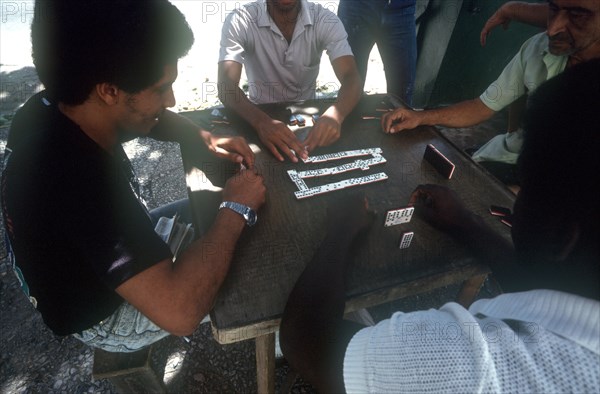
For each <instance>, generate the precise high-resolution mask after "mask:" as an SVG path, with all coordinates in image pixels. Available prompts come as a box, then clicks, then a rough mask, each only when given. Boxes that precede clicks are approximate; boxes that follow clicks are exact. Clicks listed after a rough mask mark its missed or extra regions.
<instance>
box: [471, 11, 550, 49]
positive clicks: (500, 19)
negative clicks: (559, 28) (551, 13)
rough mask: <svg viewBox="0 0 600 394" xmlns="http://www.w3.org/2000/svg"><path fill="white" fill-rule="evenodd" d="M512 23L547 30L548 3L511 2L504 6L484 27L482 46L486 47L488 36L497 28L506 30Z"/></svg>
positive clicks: (481, 39) (481, 38)
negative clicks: (515, 22) (500, 27)
mask: <svg viewBox="0 0 600 394" xmlns="http://www.w3.org/2000/svg"><path fill="white" fill-rule="evenodd" d="M511 21H517V22H521V23H526V24H528V25H532V26H537V27H540V28H543V29H545V28H546V25H547V23H548V3H527V2H524V1H509V2H508V3H505V4H503V5H502V6H501V7H500V8H498V10H497V11H496V12H495V13H494V14H493V15H492V16H491V17H490V19H488V21H487V22H486V23H485V26H483V29H482V30H481V35H480V41H481V45H482V46H485V44H486V40H487V36H488V35H489V34H490V32H491V31H492V30H493V29H494V28H495V27H497V26H500V25H502V27H503V28H504V30H506V29H508V25H509V24H510V22H511Z"/></svg>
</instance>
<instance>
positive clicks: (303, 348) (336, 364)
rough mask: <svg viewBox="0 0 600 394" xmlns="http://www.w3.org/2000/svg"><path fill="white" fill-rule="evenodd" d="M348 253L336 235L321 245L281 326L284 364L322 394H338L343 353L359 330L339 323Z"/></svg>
mask: <svg viewBox="0 0 600 394" xmlns="http://www.w3.org/2000/svg"><path fill="white" fill-rule="evenodd" d="M339 231H340V232H341V233H345V232H346V231H345V229H340V230H339ZM340 232H337V234H340ZM349 247H350V241H349V239H344V238H343V236H342V237H340V236H339V235H334V236H328V237H327V238H326V239H325V240H324V241H323V243H322V244H321V246H320V247H319V249H318V251H317V253H316V254H315V256H314V257H313V259H312V261H311V262H310V263H309V264H308V265H307V267H306V269H305V270H304V272H303V273H302V274H301V275H300V278H299V279H298V281H297V282H296V285H295V286H294V289H293V290H292V292H291V294H290V296H289V298H288V302H287V304H286V307H285V310H284V312H283V317H282V320H281V327H280V340H281V348H282V350H283V352H284V355H285V357H286V359H287V360H288V362H289V363H290V365H291V366H292V367H293V368H294V369H295V370H296V371H298V372H300V373H301V374H302V376H303V378H304V379H306V380H307V381H309V382H310V383H311V384H313V385H314V386H316V387H317V388H318V389H319V390H320V391H323V392H339V391H340V390H342V389H343V381H342V365H343V355H344V351H343V350H344V349H345V345H346V344H347V343H348V341H349V340H350V338H351V337H352V335H353V333H354V332H356V331H357V330H358V328H357V327H355V326H354V325H352V326H351V327H347V326H345V324H344V321H343V314H344V307H345V271H346V270H345V266H346V259H347V258H348V255H347V250H348V249H349Z"/></svg>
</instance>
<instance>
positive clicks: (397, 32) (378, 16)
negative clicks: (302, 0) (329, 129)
mask: <svg viewBox="0 0 600 394" xmlns="http://www.w3.org/2000/svg"><path fill="white" fill-rule="evenodd" d="M415 10H416V0H389V1H388V0H340V4H339V8H338V17H339V18H340V20H341V21H342V23H343V24H344V27H345V29H346V32H347V33H348V42H349V44H350V47H351V48H352V52H353V53H354V58H355V60H356V65H357V67H358V71H359V73H360V75H361V77H362V78H363V81H364V80H365V78H366V76H367V64H368V60H369V54H370V53H371V49H373V45H374V44H375V43H376V44H377V47H378V48H379V54H380V55H381V60H382V61H383V67H384V70H385V79H386V82H387V92H388V93H392V94H395V95H396V96H398V97H400V98H401V99H402V100H404V101H405V102H406V103H407V104H408V105H411V104H412V97H413V90H414V85H415V74H416V68H417V35H416V24H415Z"/></svg>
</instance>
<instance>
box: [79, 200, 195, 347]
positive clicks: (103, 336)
mask: <svg viewBox="0 0 600 394" xmlns="http://www.w3.org/2000/svg"><path fill="white" fill-rule="evenodd" d="M175 213H178V214H179V217H180V220H181V221H183V222H186V223H191V221H192V215H191V210H190V204H189V200H188V199H183V200H179V201H175V202H172V203H170V204H167V205H163V206H162V207H159V208H156V209H153V210H151V211H150V217H151V218H152V222H153V223H154V224H155V225H156V222H157V221H158V219H159V218H160V217H161V216H164V217H173V216H174V215H175ZM169 335H170V334H169V333H168V332H167V331H165V330H163V329H162V328H160V327H158V326H157V325H156V324H154V323H153V322H152V321H151V320H150V319H148V318H147V317H146V316H144V315H143V314H142V313H141V312H140V311H138V310H137V309H136V308H134V307H133V306H132V305H131V304H129V303H127V302H124V303H123V304H121V306H120V307H119V308H118V309H117V310H116V311H115V312H114V313H113V314H112V315H110V316H109V317H107V318H106V319H104V320H102V321H101V322H99V323H98V324H96V325H94V326H93V327H91V328H88V329H87V330H84V331H82V332H81V333H78V334H73V336H74V337H75V338H77V339H79V340H80V341H81V342H83V343H85V344H87V345H89V346H92V347H97V348H100V349H103V350H106V351H108V352H119V353H127V352H135V351H136V350H140V349H142V348H144V347H146V346H150V345H151V344H153V343H154V342H157V341H159V340H160V339H162V338H164V337H166V336H169Z"/></svg>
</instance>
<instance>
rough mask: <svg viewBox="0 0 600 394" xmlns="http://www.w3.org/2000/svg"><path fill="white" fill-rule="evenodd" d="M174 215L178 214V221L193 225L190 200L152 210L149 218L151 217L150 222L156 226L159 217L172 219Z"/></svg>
mask: <svg viewBox="0 0 600 394" xmlns="http://www.w3.org/2000/svg"><path fill="white" fill-rule="evenodd" d="M176 213H177V214H179V220H180V221H182V222H184V223H193V220H192V209H191V207H190V200H189V199H187V198H184V199H181V200H177V201H174V202H172V203H169V204H166V205H163V206H160V207H158V208H154V209H153V210H151V211H150V216H151V217H152V222H153V223H154V224H155V225H156V223H157V222H158V219H160V218H161V217H166V218H172V217H173V216H175V214H176Z"/></svg>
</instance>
